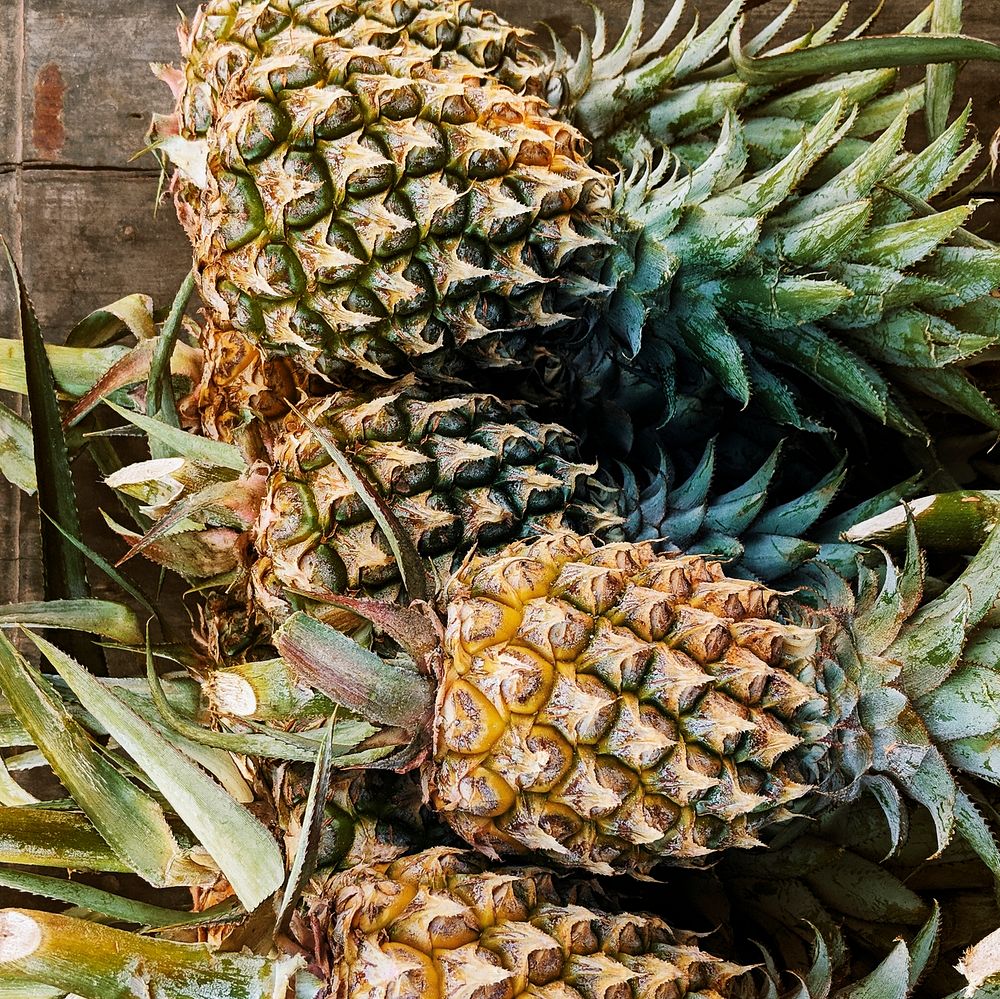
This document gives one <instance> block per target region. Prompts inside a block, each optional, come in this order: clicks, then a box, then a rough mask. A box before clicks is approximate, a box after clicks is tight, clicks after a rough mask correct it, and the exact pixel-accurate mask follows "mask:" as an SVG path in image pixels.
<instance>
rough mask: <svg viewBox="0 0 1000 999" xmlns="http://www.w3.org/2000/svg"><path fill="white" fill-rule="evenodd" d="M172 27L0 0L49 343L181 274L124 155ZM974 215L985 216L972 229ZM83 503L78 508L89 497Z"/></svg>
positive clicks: (15, 214) (972, 18)
mask: <svg viewBox="0 0 1000 999" xmlns="http://www.w3.org/2000/svg"><path fill="white" fill-rule="evenodd" d="M605 6H606V9H607V13H608V19H609V27H610V29H611V30H612V31H614V30H617V29H619V28H620V27H621V25H622V24H623V23H624V18H625V15H626V12H627V0H606V3H605ZM691 6H692V8H694V7H698V6H700V8H701V10H702V12H703V17H702V23H705V21H706V19H707V18H710V17H712V16H714V15H715V14H717V13H718V12H719V11H720V10H721V9H722V8H723V6H724V3H723V0H703V2H702V3H700V4H698V3H692V5H691ZM871 6H872V4H870V3H867V2H865V3H862V2H861V0H858V2H857V3H855V4H854V8H855V9H854V10H853V11H852V13H851V15H850V17H849V18H848V22H847V23H848V24H856V23H857V22H858V20H860V19H861V17H862V16H863V14H866V13H867V12H868V11H869V10H870V9H871ZM923 6H924V0H887V3H886V4H885V8H884V12H883V15H882V17H881V19H880V22H879V24H880V25H881V26H882V28H883V30H887V31H888V30H893V29H896V28H898V27H900V26H901V25H903V24H905V23H906V22H907V21H908V20H909V19H911V18H912V17H914V16H916V14H917V13H918V12H919V10H920V9H921V8H922V7H923ZM181 7H182V9H183V10H184V11H185V12H186V13H187V14H188V15H190V14H191V13H193V11H194V9H195V4H194V3H193V2H192V0H182V2H181ZM497 7H498V9H499V10H500V12H501V13H503V14H504V15H505V16H506V17H508V18H509V19H511V20H512V21H515V22H519V23H522V24H530V23H533V22H535V21H538V20H547V21H549V22H550V23H551V24H552V25H553V26H554V27H555V28H556V30H557V31H558V33H559V34H560V35H561V36H562V37H563V38H565V39H567V40H570V39H572V38H573V37H575V32H576V29H577V27H578V26H583V27H584V29H588V28H589V27H590V24H591V18H590V14H589V11H588V10H587V8H586V7H585V6H584V5H583V4H582V3H572V4H567V3H565V2H563V0H539V2H537V3H530V4H529V3H527V2H525V0H497ZM667 7H668V2H667V0H656V2H653V3H651V4H650V14H649V18H650V23H652V21H653V20H654V19H655V18H657V17H658V16H662V15H663V13H664V12H665V11H666V9H667ZM838 7H839V0H802V2H801V3H800V5H799V11H798V13H797V14H796V16H795V17H794V19H793V21H792V25H791V29H792V30H794V32H795V33H796V34H798V33H801V32H802V31H805V30H807V29H808V28H809V27H810V26H811V25H815V24H819V23H821V22H822V21H824V20H825V19H826V18H827V17H829V16H831V15H832V13H833V12H834V11H835V10H836V9H837V8H838ZM966 7H967V15H966V31H967V32H968V33H969V34H973V35H979V36H981V37H986V38H991V39H993V40H996V41H1000V23H998V21H997V18H996V7H997V5H996V3H994V2H985V0H970V2H969V3H967V4H966ZM779 9H780V4H779V3H774V2H772V3H768V4H766V5H765V6H764V7H762V8H761V9H760V10H757V11H755V12H754V14H753V17H754V18H755V19H756V20H757V21H758V22H760V21H761V20H762V19H763V18H764V17H766V16H774V14H775V13H777V11H778V10H779ZM686 23H690V21H688V22H686ZM176 27H177V8H176V6H175V3H174V0H131V2H130V3H128V4H123V3H107V2H104V0H59V3H53V2H52V0H0V94H3V95H4V96H3V99H2V100H0V231H2V233H3V234H4V235H5V236H6V237H7V238H8V239H9V241H10V242H11V245H12V248H13V250H14V254H15V256H16V257H17V259H18V260H19V261H20V262H21V263H22V266H23V270H24V273H25V278H26V281H27V283H28V285H29V287H30V288H31V289H32V294H33V297H34V301H35V305H36V307H37V310H38V314H39V317H40V320H41V322H42V325H43V328H44V330H45V333H46V336H47V337H48V338H49V339H51V340H55V341H58V340H60V339H62V338H63V337H64V336H65V334H66V332H67V331H68V330H69V329H70V328H71V326H72V325H73V324H74V322H75V321H76V320H77V319H79V318H80V317H81V316H82V315H84V314H85V313H86V312H88V311H89V310H91V309H93V308H96V307H97V306H99V305H102V304H104V303H107V302H109V301H112V300H114V299H116V298H119V297H121V296H122V295H125V294H127V293H129V292H133V291H143V292H147V293H149V294H151V295H153V296H154V298H155V299H156V300H157V302H159V303H161V304H162V303H165V302H167V301H168V300H169V298H170V296H171V295H172V294H173V292H174V290H175V289H176V287H177V285H178V284H179V283H180V281H181V279H182V277H183V275H184V273H185V271H186V269H187V266H188V259H189V258H188V248H187V244H186V240H185V238H184V236H183V234H182V233H181V231H180V229H179V227H178V225H177V223H176V221H175V219H174V217H173V213H172V210H171V208H170V206H169V205H164V206H162V207H161V209H160V211H159V213H158V214H157V215H155V216H154V214H153V209H154V205H155V199H156V193H157V185H158V169H157V166H156V163H155V161H154V160H153V159H152V157H150V156H145V157H140V158H139V159H137V160H136V159H134V157H135V155H136V153H138V152H139V151H141V150H142V148H143V145H144V135H145V132H146V127H147V124H148V120H149V115H150V114H151V113H152V112H154V111H160V112H163V111H167V110H169V107H170V104H171V101H170V96H169V92H168V91H167V89H166V87H165V86H164V85H163V84H161V83H160V82H158V81H157V80H156V79H155V78H154V77H153V75H152V73H151V72H150V69H149V63H150V62H160V61H170V60H172V59H175V58H176V53H177V41H176ZM916 75H917V73H916V71H914V77H916ZM959 96H960V98H961V99H962V100H965V99H966V98H968V97H969V96H975V98H976V111H975V123H976V126H977V127H978V129H979V132H980V134H981V135H982V136H983V137H984V138H986V139H987V140H988V138H989V137H990V136H991V135H992V133H993V132H994V130H996V129H997V128H998V127H1000V67H998V66H996V65H984V64H981V65H976V66H972V67H968V68H967V69H966V70H965V72H964V73H963V75H962V77H961V78H960V86H959ZM993 189H994V188H993V185H992V184H990V183H987V184H986V185H984V191H987V192H988V191H991V190H993ZM992 219H993V222H992V224H989V230H988V231H990V232H991V234H995V235H997V236H1000V213H996V212H995V213H994V214H993V215H992ZM989 220H990V216H989V214H988V213H986V214H984V216H983V221H982V222H980V224H981V225H985V224H987V223H988V222H989ZM11 305H12V303H11V296H10V289H9V287H8V284H7V281H6V278H5V276H3V275H0V327H2V328H4V329H10V328H11V325H10V323H11V311H10V310H11ZM83 478H85V477H84V476H81V479H83ZM88 501H89V505H91V506H93V505H94V497H92V496H91V497H89V498H88ZM33 507H34V505H33V503H32V502H31V501H30V500H25V501H22V499H21V498H20V497H19V496H18V495H17V493H16V490H13V489H12V488H10V487H8V486H6V485H4V484H0V601H7V600H13V599H28V598H31V597H33V596H35V595H37V593H38V581H39V578H40V574H39V571H38V564H37V556H36V555H35V554H34V553H35V552H36V551H37V545H36V542H35V535H34V533H33V527H32V524H33V517H34V509H33Z"/></svg>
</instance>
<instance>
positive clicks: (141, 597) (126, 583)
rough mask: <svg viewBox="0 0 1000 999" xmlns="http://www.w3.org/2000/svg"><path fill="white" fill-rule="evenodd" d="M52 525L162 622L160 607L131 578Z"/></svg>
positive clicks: (121, 588) (60, 528)
mask: <svg viewBox="0 0 1000 999" xmlns="http://www.w3.org/2000/svg"><path fill="white" fill-rule="evenodd" d="M53 526H54V527H55V529H56V530H57V531H59V532H60V533H62V534H63V536H64V537H65V538H66V540H67V541H68V542H69V543H70V544H71V545H73V546H75V547H76V548H79V549H80V551H81V552H83V554H84V556H85V557H86V558H87V559H88V560H89V561H90V562H91V563H92V564H93V565H95V566H97V568H98V569H100V570H101V572H103V573H104V575H105V576H107V577H108V579H110V580H111V582H112V583H114V584H115V585H116V586H117V587H118V588H119V589H120V590H122V591H123V592H124V593H127V594H128V595H129V596H130V597H131V598H132V599H133V600H135V601H136V603H138V604H139V605H140V606H141V607H142V609H143V610H145V611H146V612H147V613H148V614H150V615H152V616H153V617H155V618H156V619H157V620H158V621H161V623H162V619H161V617H160V609H159V608H158V607H156V606H155V605H154V604H153V603H151V602H150V600H149V598H148V597H147V596H146V594H145V593H143V592H142V590H140V589H139V587H138V586H136V585H134V584H133V583H132V582H131V580H129V579H128V578H126V577H125V576H123V575H122V574H121V573H120V572H119V571H118V570H117V569H116V568H115V567H114V566H113V565H112V564H111V563H110V562H109V561H108V560H107V559H106V558H104V556H103V555H98V554H97V552H95V551H94V550H93V549H92V548H90V547H89V546H88V545H86V544H85V543H84V542H83V541H81V540H80V539H79V538H74V537H73V536H72V535H71V534H69V533H67V532H66V531H64V530H63V528H62V527H60V525H59V524H54V525H53ZM109 637H113V636H109ZM125 644H127V645H129V644H133V643H131V642H126V643H125Z"/></svg>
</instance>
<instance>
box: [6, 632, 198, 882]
mask: <svg viewBox="0 0 1000 999" xmlns="http://www.w3.org/2000/svg"><path fill="white" fill-rule="evenodd" d="M46 644H47V643H46ZM51 648H52V649H53V650H54V652H56V653H58V656H60V657H62V658H64V659H68V657H67V656H66V655H65V653H63V652H60V651H58V650H55V647H54V646H52V647H51ZM77 668H78V669H80V672H81V673H84V672H85V671H84V670H83V669H82V668H80V667H77ZM87 675H88V677H89V674H87ZM89 679H90V681H91V683H93V684H95V685H96V686H97V687H100V684H99V683H98V681H97V680H96V679H94V678H93V677H89ZM0 682H2V686H3V690H4V693H5V694H6V695H7V697H8V698H9V699H10V701H11V704H12V705H13V706H14V708H15V710H16V711H17V713H18V716H19V717H20V719H21V721H22V723H23V724H24V726H25V728H26V729H27V730H28V732H30V734H31V737H32V739H33V740H34V743H35V745H36V746H38V748H39V749H40V750H41V751H42V753H43V754H44V755H45V758H46V759H47V760H48V762H49V765H50V766H51V767H52V769H53V770H54V771H55V773H56V775H57V776H58V777H59V779H60V780H61V781H62V783H63V785H64V786H65V787H66V789H67V790H68V791H69V792H70V794H71V795H72V796H73V798H74V800H75V801H76V802H77V803H78V804H79V806H80V807H81V808H82V809H83V810H84V812H86V813H87V815H88V817H89V818H90V819H91V821H92V822H93V823H94V825H95V826H96V827H97V829H98V830H99V831H100V833H101V835H102V836H103V837H104V839H105V840H106V841H107V843H108V844H109V845H110V846H111V848H112V849H113V850H114V851H115V853H116V854H117V855H118V856H120V857H121V858H122V859H123V860H124V861H126V862H127V864H128V866H129V869H131V870H134V871H136V872H137V873H139V874H141V875H142V876H143V878H145V879H146V880H147V881H149V882H150V883H151V884H155V885H159V886H163V885H167V884H172V883H176V882H175V879H174V876H173V874H172V868H174V866H175V864H176V862H177V860H178V858H179V855H180V848H179V847H178V845H177V841H176V840H175V839H174V835H173V833H172V832H171V831H170V827H169V826H168V825H167V820H166V816H165V815H164V814H163V810H162V809H161V808H160V806H159V805H158V804H157V803H156V802H155V801H154V800H153V799H152V798H151V797H150V796H149V795H147V794H146V793H145V792H143V791H142V790H141V789H140V788H138V787H137V786H136V785H135V784H133V783H132V782H131V781H129V780H128V779H127V778H126V777H125V776H123V775H122V773H121V772H120V771H119V770H118V769H117V768H115V767H114V766H113V765H112V764H111V762H110V761H109V760H108V759H107V757H105V756H104V754H103V753H101V752H99V751H98V750H97V749H96V748H95V746H94V745H93V744H92V742H91V741H90V738H89V736H88V735H87V733H86V732H85V731H84V729H83V728H82V727H81V726H80V724H79V723H78V722H77V721H76V720H75V719H74V718H73V717H72V715H70V713H69V711H68V710H67V708H66V706H65V705H64V704H63V702H62V700H61V699H60V698H59V696H58V695H57V694H56V692H55V690H53V688H52V686H51V685H50V684H49V683H48V681H47V680H45V679H44V678H43V677H42V675H41V674H40V673H38V672H36V671H35V670H34V669H33V668H32V667H31V666H29V665H28V663H27V662H26V661H25V660H24V659H23V658H22V657H21V655H20V654H19V653H18V652H17V651H16V650H15V649H14V647H13V646H12V645H11V644H10V642H9V641H8V640H7V638H6V636H5V635H0Z"/></svg>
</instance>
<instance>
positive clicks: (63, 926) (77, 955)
mask: <svg viewBox="0 0 1000 999" xmlns="http://www.w3.org/2000/svg"><path fill="white" fill-rule="evenodd" d="M299 963H300V962H299V961H298V959H290V958H279V959H277V960H270V959H268V958H263V957H257V956H256V955H251V954H225V953H217V954H213V953H212V952H211V951H209V949H208V948H207V947H205V946H203V945H201V944H184V943H175V942H173V941H167V940H156V939H153V938H151V937H146V936H139V935H138V934H135V933H128V932H126V931H124V930H116V929H112V928H111V927H108V926H102V925H100V924H98V923H92V922H88V921H86V920H82V919H73V918H72V917H69V916H63V915H58V914H56V913H51V912H35V911H31V910H27V909H5V910H3V911H0V987H3V986H4V985H7V984H11V985H12V984H15V983H17V984H23V985H26V984H29V983H31V984H45V985H52V986H55V987H57V988H59V989H62V990H64V991H66V992H71V993H74V994H76V995H79V996H82V997H83V999H148V996H149V995H150V994H151V993H150V987H151V986H152V988H153V990H154V991H155V994H156V995H157V996H162V997H163V999H200V997H204V996H206V995H225V996H227V997H228V999H267V997H269V996H283V995H284V994H285V992H284V990H285V988H286V986H287V983H288V978H289V974H290V973H294V970H295V969H296V967H297V966H298V964H299ZM279 989H280V990H281V991H279Z"/></svg>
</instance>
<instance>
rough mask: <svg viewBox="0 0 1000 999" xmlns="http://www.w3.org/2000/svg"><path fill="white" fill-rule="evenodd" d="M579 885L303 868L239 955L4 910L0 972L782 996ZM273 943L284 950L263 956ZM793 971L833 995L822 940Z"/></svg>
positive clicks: (115, 991) (505, 992)
mask: <svg viewBox="0 0 1000 999" xmlns="http://www.w3.org/2000/svg"><path fill="white" fill-rule="evenodd" d="M590 894H592V892H590V891H589V889H588V886H587V885H565V884H562V883H559V882H557V881H556V880H555V879H554V878H553V876H552V875H551V873H550V872H548V871H546V870H544V869H542V868H514V869H510V870H499V871H498V870H491V869H490V868H489V867H487V866H486V865H485V864H484V863H483V861H482V859H481V858H479V857H476V856H475V855H471V854H468V853H463V852H459V851H454V850H428V851H424V852H422V853H418V854H415V855H413V856H408V857H403V858H401V859H399V860H396V861H393V862H392V863H385V864H376V865H371V866H364V867H358V868H355V869H354V870H351V871H348V872H346V873H344V874H341V875H336V876H333V877H325V878H324V877H317V878H314V879H313V881H312V883H311V884H310V885H309V887H308V889H307V891H306V892H305V894H304V897H303V899H302V900H301V902H300V904H299V906H298V907H297V910H296V912H295V914H294V916H293V919H292V926H291V931H292V933H293V935H294V937H295V939H294V940H293V941H289V940H288V939H287V938H286V937H281V936H278V937H277V938H276V940H273V941H272V940H269V939H267V938H266V937H264V939H261V940H259V941H258V942H257V946H256V947H255V948H254V949H255V951H256V953H253V952H250V951H246V950H244V952H243V953H240V954H236V953H227V952H226V951H220V952H217V953H211V952H210V951H208V950H207V949H205V948H203V947H199V946H192V945H190V944H183V943H177V942H174V941H168V940H157V939H151V938H149V937H147V936H140V935H138V934H134V933H128V932H125V931H123V930H120V929H112V928H110V927H107V926H103V925H101V924H99V923H93V922H87V921H85V920H82V919H76V918H73V917H71V916H67V915H57V914H55V913H43V912H32V911H28V910H23V909H5V910H3V911H0V941H2V944H0V985H2V984H6V983H8V982H11V983H14V982H16V983H19V984H21V985H22V986H23V985H24V984H25V983H30V984H32V985H34V984H35V983H38V985H39V986H42V985H49V986H52V987H56V988H58V989H59V990H61V991H72V993H73V994H74V995H79V996H80V997H81V999H144V997H145V996H147V995H148V994H149V992H148V989H149V987H150V985H151V984H153V983H155V985H153V987H154V988H155V990H156V992H157V994H158V995H163V996H164V997H169V999H200V997H202V996H207V995H209V994H211V995H213V996H214V995H219V996H222V995H225V996H227V997H229V999H265V997H269V996H270V997H276V996H281V995H285V994H286V990H288V989H289V987H290V985H291V984H293V983H294V993H295V995H296V996H301V997H303V999H322V997H328V996H343V995H357V996H363V997H366V999H388V997H390V996H397V997H429V996H438V997H440V999H460V997H462V996H469V995H473V994H482V995H487V994H489V995H500V996H538V995H542V996H561V997H563V999H591V997H594V996H610V995H615V996H635V997H637V999H638V997H641V999H646V997H657V999H661V997H671V999H685V997H688V996H690V997H691V999H696V997H697V999H754V997H758V996H759V997H761V999H763V997H765V996H776V995H777V994H778V992H777V989H778V988H779V987H780V986H781V982H780V977H779V973H778V972H777V970H776V969H774V967H773V965H771V964H768V965H767V966H766V967H764V968H762V967H759V966H755V965H744V964H741V963H738V962H735V961H731V960H727V959H725V958H721V957H716V956H715V955H713V954H712V953H711V952H710V951H708V950H705V949H703V948H702V946H701V943H700V941H699V935H698V934H694V933H688V932H684V931H682V930H677V929H674V928H672V927H671V926H670V925H668V924H667V923H666V922H664V921H663V920H662V919H660V918H657V917H656V916H652V915H643V914H632V913H629V912H619V911H615V910H614V909H604V910H602V909H599V908H596V907H592V906H590V905H587V904H586V902H587V901H588V895H590ZM605 904H607V903H605ZM258 923H259V920H258ZM257 936H258V937H260V936H261V933H260V932H259V931H258V933H257ZM928 937H929V941H928V942H930V943H932V942H933V934H928ZM276 944H278V945H282V944H283V947H282V948H281V949H283V950H285V953H286V956H278V955H275V954H274V951H275V949H276V948H275V945H276ZM269 949H271V951H272V956H268V950H269ZM279 954H280V951H279ZM258 955H263V956H258ZM927 956H928V955H927V954H925V953H922V952H921V950H920V949H919V948H918V946H917V945H916V944H915V946H914V948H913V953H912V956H911V953H910V951H909V949H908V948H907V947H906V945H904V944H902V943H900V944H899V945H897V947H896V948H895V949H894V950H893V953H892V955H891V957H890V958H888V959H887V960H886V961H885V962H884V964H883V965H881V966H880V967H879V968H878V969H877V971H876V972H875V973H873V974H872V975H871V976H870V977H869V978H867V979H865V980H864V981H859V982H857V983H855V985H854V986H853V987H850V988H848V989H846V990H844V991H842V992H839V993H838V995H841V996H843V997H844V999H852V997H854V996H857V997H858V999H860V997H861V996H863V995H866V994H871V992H866V989H869V990H871V989H875V988H879V989H882V990H884V989H886V988H887V987H891V986H892V985H894V984H897V982H896V981H895V979H898V976H899V975H900V974H902V975H904V976H912V980H914V981H915V980H916V979H917V978H918V977H919V975H920V973H921V971H922V969H923V967H924V965H925V964H926V960H927ZM307 969H308V970H307ZM792 982H794V985H793V986H792V987H793V990H794V991H793V992H791V993H789V994H794V995H797V996H799V997H802V999H810V997H815V999H820V997H821V996H826V995H828V994H829V993H830V988H831V979H830V967H829V964H828V962H827V961H826V959H825V953H824V951H823V949H822V947H821V946H820V947H819V948H818V953H817V958H816V960H815V962H814V963H813V966H812V968H811V969H810V970H809V973H808V974H807V975H806V976H805V977H804V978H802V979H792ZM32 994H36V993H35V992H32ZM37 994H48V993H42V992H41V991H39V992H38V993H37ZM782 994H785V993H784V990H783V991H782ZM879 994H882V993H881V992H879ZM888 994H892V993H888ZM900 994H901V993H900Z"/></svg>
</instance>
